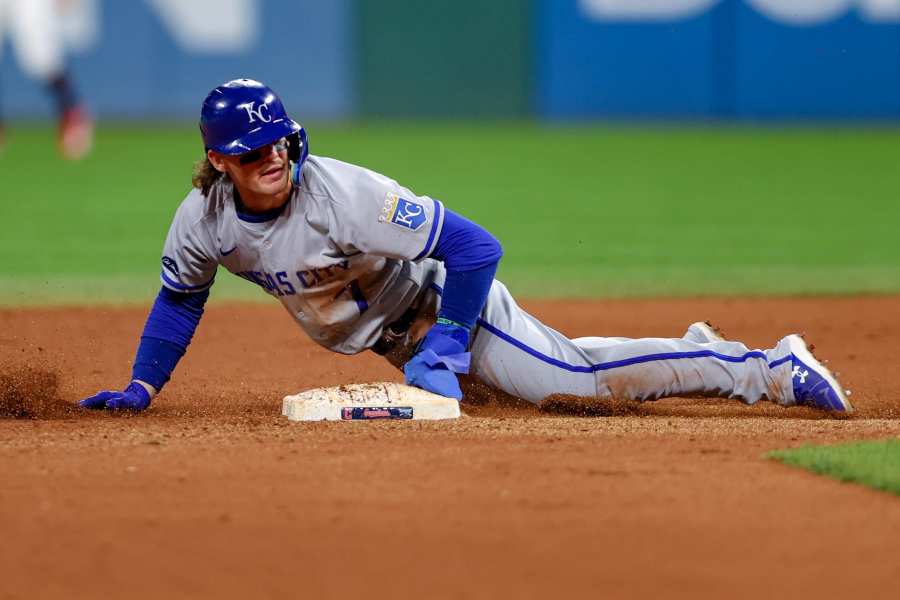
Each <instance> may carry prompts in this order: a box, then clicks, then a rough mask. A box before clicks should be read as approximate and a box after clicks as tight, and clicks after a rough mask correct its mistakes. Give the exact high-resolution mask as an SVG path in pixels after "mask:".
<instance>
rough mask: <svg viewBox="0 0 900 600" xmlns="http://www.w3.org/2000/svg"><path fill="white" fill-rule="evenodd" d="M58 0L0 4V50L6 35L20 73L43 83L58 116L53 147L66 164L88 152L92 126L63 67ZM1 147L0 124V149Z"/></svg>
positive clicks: (12, 0)
mask: <svg viewBox="0 0 900 600" xmlns="http://www.w3.org/2000/svg"><path fill="white" fill-rule="evenodd" d="M59 4H61V3H60V2H59V0H0V50H2V49H3V34H4V32H6V33H8V34H9V38H10V42H11V43H12V47H13V49H14V50H15V54H16V57H17V58H18V62H19V64H20V65H21V67H22V70H23V71H24V72H25V74H26V75H28V76H29V77H31V78H33V79H35V80H37V81H40V82H42V83H44V84H45V85H46V87H47V91H48V92H49V94H50V95H51V97H52V98H53V100H54V102H55V104H56V110H57V113H58V114H59V129H58V137H57V144H58V147H59V152H60V153H61V154H62V156H63V157H64V158H67V159H69V160H79V159H82V158H84V157H85V156H87V154H88V153H89V152H90V151H91V147H92V146H93V140H94V122H93V119H92V118H91V117H90V115H89V114H88V112H87V110H86V109H85V108H84V106H83V105H82V104H81V103H80V102H79V100H78V97H77V95H76V93H75V88H74V86H73V84H72V78H71V76H70V75H69V73H68V71H67V70H66V68H65V64H64V54H65V49H64V40H63V31H62V27H63V24H62V17H63V15H62V13H61V11H62V10H63V8H64V7H60V6H58V5H59ZM3 145H4V134H3V122H2V120H0V149H2V147H3Z"/></svg>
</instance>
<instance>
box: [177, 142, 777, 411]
mask: <svg viewBox="0 0 900 600" xmlns="http://www.w3.org/2000/svg"><path fill="white" fill-rule="evenodd" d="M233 194H234V190H233V186H232V184H231V183H230V182H228V181H227V180H221V181H220V182H219V183H217V184H216V185H215V186H214V187H213V188H212V190H211V191H210V193H209V195H208V196H203V195H202V194H201V193H200V192H199V191H198V190H194V191H192V192H191V193H190V194H188V196H187V198H185V200H184V201H183V202H182V204H181V206H180V207H179V209H178V211H177V213H176V215H175V218H174V221H173V223H172V226H171V228H170V230H169V235H168V237H167V239H166V243H165V250H164V256H163V259H162V260H163V269H162V276H161V277H162V282H163V285H165V286H166V287H168V288H170V289H172V290H175V291H180V292H196V291H201V290H205V289H207V288H208V287H209V286H211V285H212V283H213V279H214V277H215V274H216V269H217V267H218V265H220V264H221V265H223V266H224V267H225V268H226V269H227V270H229V271H231V272H232V273H234V274H235V275H238V276H239V277H242V278H244V279H246V280H248V281H250V282H252V283H254V284H256V285H258V286H259V287H261V288H262V289H263V290H265V291H266V292H267V293H268V294H270V295H272V296H275V297H277V298H278V300H279V301H281V303H282V304H283V305H284V307H285V308H286V309H287V310H288V312H289V313H290V314H291V316H292V317H293V318H294V319H295V320H296V322H297V323H298V324H299V325H300V326H301V327H302V328H303V329H304V330H305V331H306V333H307V334H308V335H309V336H310V337H311V338H312V339H313V340H314V341H316V342H318V343H319V344H320V345H322V346H324V347H326V348H328V349H330V350H333V351H335V352H340V353H344V354H355V353H358V352H361V351H363V350H365V349H366V348H369V347H371V346H372V344H374V343H375V341H376V340H377V339H378V338H379V337H380V335H381V333H382V330H383V328H384V327H385V326H386V325H388V324H390V323H392V322H393V321H395V320H397V319H398V318H399V317H400V316H401V315H402V314H403V313H404V312H405V311H406V310H407V308H408V307H409V306H410V305H412V304H413V303H416V305H417V306H428V307H429V308H430V309H431V311H432V314H433V312H434V311H436V310H437V307H438V306H439V305H440V296H441V293H442V289H441V285H442V284H443V281H444V275H445V273H444V270H443V265H442V264H441V263H439V262H438V261H436V260H433V259H431V258H429V256H430V254H431V253H432V252H433V251H434V248H435V245H436V243H437V239H438V237H439V236H440V232H441V226H442V223H443V214H444V209H443V206H442V205H441V203H440V202H439V201H437V200H435V199H432V198H429V197H427V196H417V195H415V194H414V193H412V192H411V191H410V190H409V189H407V188H404V187H402V186H400V185H399V184H398V183H397V182H395V181H393V180H392V179H389V178H387V177H384V176H382V175H379V174H377V173H374V172H372V171H370V170H368V169H364V168H361V167H357V166H354V165H350V164H347V163H344V162H341V161H338V160H334V159H330V158H323V157H317V156H310V157H309V158H308V159H307V161H306V163H305V164H304V166H303V171H302V180H301V182H300V185H299V186H295V187H294V189H293V191H292V192H291V196H290V198H289V200H288V203H287V205H286V206H285V207H284V209H283V210H282V211H279V212H278V213H277V214H273V215H266V216H261V217H251V216H248V215H241V214H239V213H238V211H237V210H236V207H235V201H234V195H233ZM414 341H415V340H407V344H408V345H409V344H412V343H414ZM471 352H472V366H471V373H472V375H474V376H475V377H477V378H478V379H480V380H481V381H482V382H484V383H486V384H487V385H489V386H492V387H494V388H496V389H499V390H502V391H504V392H506V393H508V394H512V395H514V396H517V397H520V398H524V399H526V400H529V401H531V402H540V401H541V400H542V399H543V398H545V397H547V396H549V395H551V394H573V395H578V396H588V397H600V398H603V397H616V398H621V399H634V400H652V399H656V398H661V397H664V396H673V395H693V394H706V395H715V396H725V397H732V398H737V399H740V400H743V401H745V402H748V403H753V402H756V401H757V400H759V399H762V398H767V399H769V400H773V401H777V402H779V403H781V404H786V405H788V404H793V403H794V398H793V391H792V385H791V368H790V367H791V363H790V360H789V355H790V351H789V349H788V348H786V347H781V345H780V346H776V347H775V348H774V349H771V350H750V349H748V348H747V347H746V346H744V345H743V344H741V343H740V342H732V341H724V340H720V339H716V340H704V339H697V338H696V336H692V335H690V332H689V334H686V335H685V337H683V338H645V339H639V340H631V339H625V338H608V337H606V338H601V337H588V338H579V339H574V340H572V339H569V338H568V337H566V336H565V335H563V334H561V333H559V332H557V331H555V330H554V329H552V328H550V327H547V326H546V325H544V324H543V323H541V322H540V321H538V320H537V319H535V318H534V317H532V316H531V315H529V314H528V313H527V312H525V311H524V310H522V309H521V308H520V307H519V306H518V305H517V304H516V302H515V300H514V299H513V298H512V296H511V295H510V293H509V292H508V290H507V289H506V287H505V286H504V285H503V284H502V283H500V282H499V281H494V283H493V285H492V287H491V291H490V294H489V296H488V300H487V303H486V305H485V307H484V310H483V311H482V313H481V316H480V318H479V319H478V321H477V325H476V327H475V329H474V331H473V336H472V341H471Z"/></svg>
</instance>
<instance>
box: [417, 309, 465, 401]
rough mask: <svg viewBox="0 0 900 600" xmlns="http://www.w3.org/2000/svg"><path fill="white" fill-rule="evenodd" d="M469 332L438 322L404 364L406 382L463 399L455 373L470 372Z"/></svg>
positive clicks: (442, 394) (443, 394) (436, 392)
mask: <svg viewBox="0 0 900 600" xmlns="http://www.w3.org/2000/svg"><path fill="white" fill-rule="evenodd" d="M468 341H469V332H468V331H467V330H466V329H465V328H463V327H459V326H457V325H445V324H442V323H438V324H437V325H434V326H433V327H432V328H431V329H429V330H428V333H427V334H426V335H425V337H424V338H423V339H422V341H421V342H420V343H419V348H418V350H417V351H416V353H415V355H414V356H413V357H412V358H411V359H410V360H409V362H408V363H406V365H404V366H403V373H404V375H406V383H407V384H408V385H414V386H416V387H418V388H422V389H423V390H427V391H429V392H433V393H435V394H440V395H441V396H446V397H448V398H456V399H457V400H462V390H461V389H460V387H459V381H458V380H457V379H456V373H463V374H465V373H468V372H469V363H470V362H471V359H472V355H471V354H470V353H469V352H466V346H467V345H468Z"/></svg>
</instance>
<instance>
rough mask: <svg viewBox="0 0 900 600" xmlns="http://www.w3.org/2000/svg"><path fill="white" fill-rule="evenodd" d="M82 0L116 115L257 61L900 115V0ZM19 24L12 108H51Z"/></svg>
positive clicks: (607, 100)
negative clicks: (20, 62)
mask: <svg viewBox="0 0 900 600" xmlns="http://www.w3.org/2000/svg"><path fill="white" fill-rule="evenodd" d="M71 2H75V3H76V4H79V3H80V4H81V5H83V6H87V7H88V8H90V7H93V8H94V10H93V11H91V10H87V11H85V13H84V14H83V15H82V16H83V18H82V23H81V28H80V31H76V32H75V33H72V32H70V35H69V36H68V39H69V41H70V46H71V47H72V52H71V54H72V57H71V64H72V65H73V71H74V73H75V75H76V79H77V81H78V85H79V87H80V88H81V89H82V90H83V93H84V95H85V96H86V98H87V100H88V102H89V104H90V105H91V107H92V109H93V110H94V111H95V112H97V113H99V114H100V116H101V117H104V118H127V119H130V118H160V119H165V118H172V117H176V118H185V119H193V118H195V116H196V111H197V107H198V105H199V102H200V100H201V99H202V97H203V95H204V93H205V92H206V91H207V90H208V89H210V88H211V87H212V86H214V85H216V84H217V83H219V82H221V81H224V80H226V79H229V78H232V77H235V76H238V75H251V74H252V75H253V76H255V77H257V78H259V79H262V80H264V81H266V82H267V83H269V84H270V85H272V86H273V87H274V88H275V89H276V90H278V91H279V92H280V94H281V95H282V96H284V97H285V99H286V100H287V104H288V107H289V109H291V110H293V111H294V112H296V113H297V114H301V115H302V116H303V118H312V119H335V118H348V117H359V116H361V117H367V118H373V117H374V118H380V117H390V118H394V117H438V118H440V117H467V118H479V117H488V118H497V117H501V118H503V117H510V118H521V117H528V116H538V117H540V118H544V119H579V118H593V117H651V118H655V117H662V118H685V117H687V118H708V117H720V118H728V119H760V118H763V119H764V118H788V119H793V118H838V119H854V118H876V119H883V118H887V119H893V118H897V117H900V0H496V1H493V2H489V3H485V2H480V1H478V0H433V1H431V2H425V3H415V2H410V1H409V0H329V1H327V2H322V1H317V0H192V1H190V2H187V1H184V0H127V1H116V0H71ZM71 2H70V4H71ZM84 15H87V16H84ZM70 29H74V30H77V29H78V28H77V27H70ZM9 38H10V35H9V33H8V32H3V34H2V39H3V40H4V42H3V57H2V59H0V111H2V113H4V114H5V115H6V116H7V117H8V118H19V117H44V116H47V115H50V114H52V111H51V106H50V102H49V99H48V97H47V95H46V94H45V93H44V92H43V90H42V89H41V88H40V87H39V86H38V85H36V84H35V83H34V82H32V81H30V80H28V79H27V78H26V77H24V76H23V75H22V73H21V71H20V70H19V68H18V67H17V65H16V64H15V61H14V60H13V58H12V56H11V47H10V42H9Z"/></svg>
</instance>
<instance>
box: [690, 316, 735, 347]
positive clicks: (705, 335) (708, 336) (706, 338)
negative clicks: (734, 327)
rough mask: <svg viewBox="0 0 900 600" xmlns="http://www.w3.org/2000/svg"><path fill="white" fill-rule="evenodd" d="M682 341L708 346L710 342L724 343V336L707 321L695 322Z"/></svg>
mask: <svg viewBox="0 0 900 600" xmlns="http://www.w3.org/2000/svg"><path fill="white" fill-rule="evenodd" d="M684 339H686V340H690V341H692V342H697V343H698V344H710V343H712V342H724V341H725V336H724V335H722V330H721V329H719V328H718V327H716V326H715V325H713V324H712V323H710V322H709V321H697V322H696V323H692V324H691V326H690V327H688V330H687V333H686V334H684Z"/></svg>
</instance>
